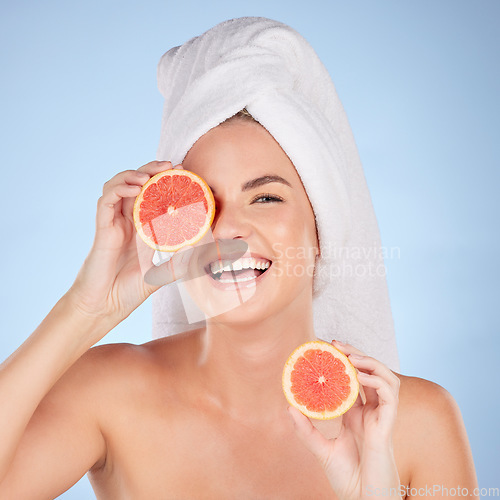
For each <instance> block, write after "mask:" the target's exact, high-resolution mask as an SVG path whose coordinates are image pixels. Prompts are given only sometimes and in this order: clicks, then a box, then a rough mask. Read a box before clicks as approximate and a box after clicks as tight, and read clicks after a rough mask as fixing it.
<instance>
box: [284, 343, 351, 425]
mask: <svg viewBox="0 0 500 500" xmlns="http://www.w3.org/2000/svg"><path fill="white" fill-rule="evenodd" d="M282 386H283V392H284V393H285V397H286V399H287V400H288V402H289V403H290V405H292V406H294V407H295V408H297V409H298V410H300V411H301V412H302V413H303V414H304V415H306V416H308V417H311V418H315V419H318V420H328V419H331V418H335V417H338V416H340V415H342V414H344V413H345V412H346V411H347V410H348V409H349V408H350V407H351V406H352V405H353V404H354V402H355V401H356V398H357V397H358V392H359V384H358V378H357V376H356V369H355V368H354V366H352V364H351V362H350V361H349V359H348V358H347V356H346V355H345V354H343V353H342V352H340V351H339V350H338V349H335V347H333V346H332V345H331V344H328V343H327V342H323V341H319V340H318V341H313V342H306V343H305V344H302V345H301V346H299V347H297V349H295V351H293V352H292V354H291V355H290V357H289V358H288V360H287V362H286V363H285V367H284V369H283V379H282Z"/></svg>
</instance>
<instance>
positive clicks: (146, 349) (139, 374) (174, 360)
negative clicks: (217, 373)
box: [73, 330, 199, 394]
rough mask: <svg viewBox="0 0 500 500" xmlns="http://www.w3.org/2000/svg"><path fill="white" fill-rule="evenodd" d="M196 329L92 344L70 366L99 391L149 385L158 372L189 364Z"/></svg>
mask: <svg viewBox="0 0 500 500" xmlns="http://www.w3.org/2000/svg"><path fill="white" fill-rule="evenodd" d="M198 334H199V331H198V330H196V331H191V332H187V333H186V334H179V335H175V336H173V337H168V338H162V339H157V340H152V341H150V342H147V343H145V344H129V343H119V344H103V345H99V346H96V347H93V348H91V349H89V351H87V353H86V354H85V355H84V356H82V358H81V359H80V360H79V361H78V362H77V364H76V366H75V367H74V368H73V369H74V371H75V372H76V374H75V375H76V378H77V379H81V378H82V377H85V379H86V384H89V383H90V384H91V383H92V381H95V382H96V384H97V385H98V387H99V388H100V390H101V391H103V392H106V393H107V394H109V390H110V389H115V390H118V391H120V390H121V391H125V392H130V390H132V389H134V388H139V389H140V387H141V386H142V385H148V384H150V383H151V380H152V379H157V378H158V375H159V374H160V373H161V374H162V375H164V376H168V375H169V374H172V375H173V374H175V373H176V372H178V371H179V370H182V368H183V366H184V365H186V364H188V363H189V361H190V359H189V357H190V355H191V356H192V355H193V354H194V352H195V351H196V344H198V343H199V342H198V337H199V335H198Z"/></svg>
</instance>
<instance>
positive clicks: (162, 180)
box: [134, 169, 215, 252]
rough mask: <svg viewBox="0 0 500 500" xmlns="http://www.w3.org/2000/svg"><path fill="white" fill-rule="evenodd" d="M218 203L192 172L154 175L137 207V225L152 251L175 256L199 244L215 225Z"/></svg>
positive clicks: (140, 234)
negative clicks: (185, 247) (173, 253)
mask: <svg viewBox="0 0 500 500" xmlns="http://www.w3.org/2000/svg"><path fill="white" fill-rule="evenodd" d="M214 215H215V201H214V196H213V194H212V191H211V190H210V188H209V186H208V184H207V183H206V182H205V181H204V180H203V179H202V178H201V177H200V176H198V175H196V174H193V172H190V171H189V170H181V169H169V170H165V171H164V172H160V173H159V174H156V175H154V176H153V177H151V179H149V181H148V182H146V184H144V186H143V187H142V189H141V192H140V193H139V195H138V196H137V198H136V200H135V203H134V224H135V228H136V230H137V232H138V233H139V236H140V237H141V238H142V239H143V240H144V241H145V242H146V243H147V244H148V245H149V246H150V247H152V248H155V249H156V250H160V251H162V252H175V251H177V250H179V248H181V247H183V246H184V245H193V244H194V243H196V242H197V241H199V240H200V239H201V238H202V237H203V236H204V234H205V233H206V232H207V231H208V229H209V228H210V226H211V225H212V222H213V219H214Z"/></svg>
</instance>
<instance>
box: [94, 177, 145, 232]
mask: <svg viewBox="0 0 500 500" xmlns="http://www.w3.org/2000/svg"><path fill="white" fill-rule="evenodd" d="M140 191H141V187H140V186H132V185H130V184H118V185H117V186H115V187H114V188H112V189H108V190H106V193H105V194H103V195H102V196H101V197H100V198H99V200H98V201H97V214H96V227H97V228H98V229H102V228H107V227H110V226H112V225H113V220H114V218H115V206H116V204H117V203H119V202H121V200H122V199H123V198H128V197H136V196H137V195H138V194H139V193H140Z"/></svg>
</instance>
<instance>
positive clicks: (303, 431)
mask: <svg viewBox="0 0 500 500" xmlns="http://www.w3.org/2000/svg"><path fill="white" fill-rule="evenodd" d="M288 414H289V415H290V417H291V418H292V421H293V423H294V428H295V432H296V433H297V436H298V438H299V439H300V441H301V442H302V443H303V444H304V446H305V447H306V448H307V449H308V450H309V451H310V452H311V453H312V454H313V455H314V456H315V457H316V458H317V459H318V460H319V461H320V462H321V463H322V464H323V465H324V466H325V465H326V464H327V462H328V458H329V456H330V449H331V443H330V442H329V441H328V439H326V438H325V437H324V436H323V435H322V434H321V433H320V432H319V431H318V429H316V427H314V425H313V424H312V423H311V421H310V420H309V419H308V418H307V417H306V416H305V415H304V414H302V413H301V412H300V411H299V410H297V408H294V407H293V406H289V407H288Z"/></svg>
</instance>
